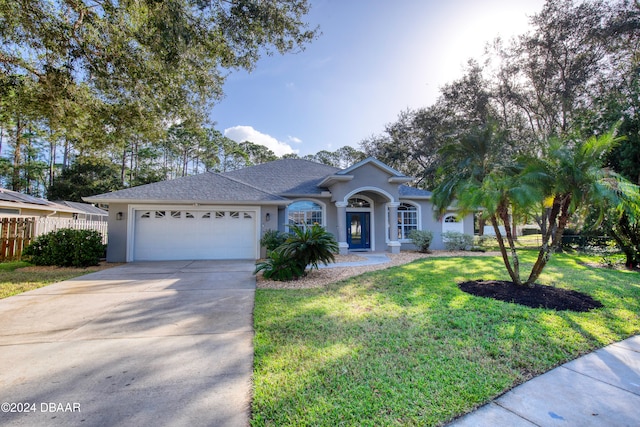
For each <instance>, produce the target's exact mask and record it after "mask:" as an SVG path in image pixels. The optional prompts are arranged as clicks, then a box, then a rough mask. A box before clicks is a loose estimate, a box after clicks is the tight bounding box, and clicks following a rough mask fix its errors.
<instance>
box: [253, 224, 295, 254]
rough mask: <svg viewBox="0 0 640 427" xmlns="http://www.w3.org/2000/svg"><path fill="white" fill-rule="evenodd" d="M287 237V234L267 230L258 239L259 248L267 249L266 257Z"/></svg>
mask: <svg viewBox="0 0 640 427" xmlns="http://www.w3.org/2000/svg"><path fill="white" fill-rule="evenodd" d="M288 237H289V233H284V232H282V231H278V230H267V231H265V232H264V234H263V235H262V238H261V239H260V246H262V247H263V248H266V249H267V255H268V254H269V253H270V252H271V251H274V250H276V248H277V247H278V246H280V245H282V244H283V243H284V242H285V240H287V238H288Z"/></svg>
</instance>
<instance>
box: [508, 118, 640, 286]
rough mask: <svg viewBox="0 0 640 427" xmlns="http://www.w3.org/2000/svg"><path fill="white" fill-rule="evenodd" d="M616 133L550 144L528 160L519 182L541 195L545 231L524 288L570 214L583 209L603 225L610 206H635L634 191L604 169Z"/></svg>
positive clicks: (557, 243)
mask: <svg viewBox="0 0 640 427" xmlns="http://www.w3.org/2000/svg"><path fill="white" fill-rule="evenodd" d="M615 131H616V129H615V128H614V129H612V130H611V131H609V132H608V133H606V134H604V135H601V136H592V137H591V138H589V139H587V140H586V141H583V142H577V143H575V144H574V145H572V146H570V145H567V144H565V143H563V142H562V141H560V140H557V139H556V140H552V141H551V142H550V143H549V147H548V149H547V151H546V153H545V154H544V156H543V157H541V158H539V159H529V160H528V162H527V167H526V168H525V170H524V171H523V173H522V175H521V178H520V179H521V180H522V181H524V182H528V183H530V184H532V185H534V186H536V187H537V188H538V189H539V190H540V191H542V194H543V196H544V200H545V201H546V203H545V205H546V206H547V207H548V209H547V211H546V214H545V216H544V218H543V221H545V224H544V225H545V227H544V228H545V230H546V231H545V233H544V234H543V236H542V245H541V246H540V250H539V252H538V258H537V259H536V262H535V264H534V266H533V268H532V269H531V274H530V275H529V278H528V279H527V281H526V283H527V284H533V283H535V281H536V280H537V279H538V277H540V274H541V273H542V270H543V269H544V267H545V266H546V264H547V262H548V261H549V259H550V258H551V254H552V253H553V251H555V250H556V249H558V247H559V246H560V243H561V242H562V234H563V232H564V229H565V228H566V225H567V222H568V221H569V219H570V218H571V217H572V215H574V214H575V213H577V212H579V211H580V210H581V209H584V208H586V207H588V208H589V209H590V210H591V211H592V213H595V214H596V215H597V217H598V220H599V221H602V220H603V219H604V217H605V215H606V214H607V212H608V211H609V210H610V208H611V207H615V208H616V209H622V210H624V209H625V205H626V206H637V205H638V201H639V195H638V187H637V186H636V185H634V184H631V183H630V182H628V181H626V180H625V179H624V178H622V177H621V176H620V175H618V174H616V173H615V172H613V171H612V170H611V169H609V168H606V167H605V161H606V157H607V155H608V154H609V153H610V152H611V150H613V149H614V148H615V147H616V146H617V144H618V143H619V142H620V141H621V138H616V137H615ZM636 209H637V208H636ZM627 210H628V209H627Z"/></svg>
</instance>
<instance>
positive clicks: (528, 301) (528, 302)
mask: <svg viewBox="0 0 640 427" xmlns="http://www.w3.org/2000/svg"><path fill="white" fill-rule="evenodd" d="M458 287H459V288H460V289H461V290H462V291H464V292H467V293H469V294H472V295H476V296H479V297H486V298H493V299H496V300H500V301H506V302H513V303H516V304H520V305H524V306H527V307H533V308H548V309H552V310H558V311H562V310H569V311H578V312H585V311H589V310H592V309H594V308H600V307H603V305H602V303H601V302H600V301H597V300H595V299H593V298H591V297H590V296H589V295H587V294H583V293H581V292H577V291H572V290H569V289H562V288H556V287H553V286H546V285H539V284H535V285H533V286H532V287H530V286H518V285H515V284H514V283H513V282H507V281H504V280H471V281H469V282H464V283H460V284H458Z"/></svg>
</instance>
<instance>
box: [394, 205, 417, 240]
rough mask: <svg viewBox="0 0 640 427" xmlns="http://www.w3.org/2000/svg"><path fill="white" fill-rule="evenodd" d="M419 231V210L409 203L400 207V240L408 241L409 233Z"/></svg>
mask: <svg viewBox="0 0 640 427" xmlns="http://www.w3.org/2000/svg"><path fill="white" fill-rule="evenodd" d="M417 229H418V208H417V207H416V206H414V205H412V204H409V203H400V206H398V240H408V239H409V233H411V231H413V230H417Z"/></svg>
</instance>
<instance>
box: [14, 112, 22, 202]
mask: <svg viewBox="0 0 640 427" xmlns="http://www.w3.org/2000/svg"><path fill="white" fill-rule="evenodd" d="M21 168H22V121H21V120H20V117H17V118H16V138H15V144H14V146H13V170H12V172H11V189H12V190H13V191H18V192H20V190H22V185H21V182H20V169H21Z"/></svg>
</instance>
